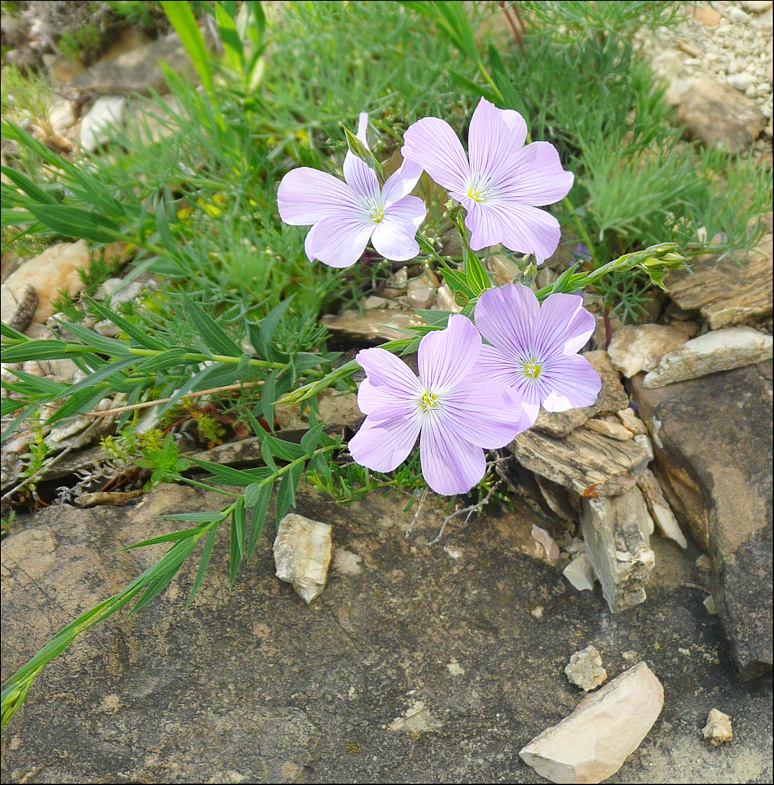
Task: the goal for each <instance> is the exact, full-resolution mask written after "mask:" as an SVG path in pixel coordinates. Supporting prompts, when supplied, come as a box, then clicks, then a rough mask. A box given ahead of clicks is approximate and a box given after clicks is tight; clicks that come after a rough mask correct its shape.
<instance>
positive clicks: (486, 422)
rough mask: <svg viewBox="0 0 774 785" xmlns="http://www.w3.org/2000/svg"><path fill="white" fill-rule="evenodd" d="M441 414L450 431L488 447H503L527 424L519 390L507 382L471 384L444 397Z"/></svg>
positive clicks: (477, 444)
mask: <svg viewBox="0 0 774 785" xmlns="http://www.w3.org/2000/svg"><path fill="white" fill-rule="evenodd" d="M441 417H442V419H443V420H444V422H445V423H446V424H447V425H448V429H449V431H450V432H452V433H454V434H456V435H459V436H461V437H462V438H463V439H465V440H466V441H468V442H470V443H471V444H475V445H476V446H478V447H485V448H487V449H494V448H496V447H504V446H505V445H506V444H508V443H509V442H510V441H512V440H513V438H514V436H516V434H517V433H520V432H521V431H523V430H524V429H525V428H527V427H528V422H527V418H526V417H525V416H524V409H523V407H522V405H521V398H520V397H519V394H518V393H517V392H516V390H514V389H512V388H510V387H506V386H505V385H504V384H493V383H492V381H489V382H488V383H485V384H471V385H469V386H468V385H466V386H465V387H459V388H457V389H456V390H453V391H452V392H451V393H450V394H449V395H448V396H446V397H445V398H444V400H443V405H442V412H441Z"/></svg>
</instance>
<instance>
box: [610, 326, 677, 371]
mask: <svg viewBox="0 0 774 785" xmlns="http://www.w3.org/2000/svg"><path fill="white" fill-rule="evenodd" d="M687 340H688V337H687V336H686V335H685V333H684V332H682V331H681V330H677V329H676V328H674V327H670V326H668V325H664V324H640V325H628V326H626V327H623V328H621V329H620V330H619V331H618V332H617V333H616V334H615V335H614V336H613V340H612V341H611V342H610V346H608V348H607V353H608V355H609V356H610V359H611V360H612V361H613V365H614V366H615V367H616V368H617V369H618V370H619V371H620V372H621V373H622V374H623V375H624V376H625V377H626V378H627V379H631V377H632V376H635V375H636V374H638V373H639V372H640V371H652V370H653V369H654V368H655V367H656V366H657V365H658V363H659V360H661V358H662V357H663V356H664V355H665V354H668V353H669V352H671V351H673V350H675V349H676V348H677V347H678V346H680V345H681V344H684V343H685V342H686V341H687Z"/></svg>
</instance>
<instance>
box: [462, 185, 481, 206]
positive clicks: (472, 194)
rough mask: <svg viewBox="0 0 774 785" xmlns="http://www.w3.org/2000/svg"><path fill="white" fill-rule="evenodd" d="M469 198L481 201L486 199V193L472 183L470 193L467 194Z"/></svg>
mask: <svg viewBox="0 0 774 785" xmlns="http://www.w3.org/2000/svg"><path fill="white" fill-rule="evenodd" d="M466 195H467V197H468V199H472V200H473V201H474V202H478V203H479V204H481V202H483V201H484V194H483V192H482V191H478V190H476V189H475V188H474V187H473V186H472V185H471V186H470V188H468V193H467V194H466Z"/></svg>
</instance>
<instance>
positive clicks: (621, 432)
mask: <svg viewBox="0 0 774 785" xmlns="http://www.w3.org/2000/svg"><path fill="white" fill-rule="evenodd" d="M584 425H585V427H586V428H588V429H589V430H591V431H596V432H597V433H601V434H604V435H605V436H609V437H610V438H611V439H615V440H616V441H619V442H627V441H629V439H631V438H632V437H633V436H634V434H633V433H632V431H630V430H629V429H628V428H626V427H625V426H623V425H622V424H621V423H620V422H613V420H612V418H607V419H605V420H602V419H596V418H594V417H592V418H591V419H589V420H586V422H585V423H584Z"/></svg>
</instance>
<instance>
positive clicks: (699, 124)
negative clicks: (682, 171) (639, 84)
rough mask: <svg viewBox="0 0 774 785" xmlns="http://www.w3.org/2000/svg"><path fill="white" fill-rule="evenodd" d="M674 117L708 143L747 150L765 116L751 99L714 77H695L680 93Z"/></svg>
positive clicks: (731, 149)
mask: <svg viewBox="0 0 774 785" xmlns="http://www.w3.org/2000/svg"><path fill="white" fill-rule="evenodd" d="M677 119H678V121H679V122H680V123H681V124H682V125H684V126H685V127H686V129H687V131H688V133H689V134H690V135H691V136H692V137H693V138H694V139H698V140H699V141H700V142H702V143H703V144H705V145H706V146H708V147H711V146H712V147H725V148H727V149H728V150H729V151H731V152H739V151H741V150H746V149H747V148H748V147H749V146H750V145H751V144H752V143H753V141H755V139H757V138H758V136H759V135H760V133H761V131H762V130H763V128H764V126H765V125H766V118H765V117H764V116H763V114H762V113H761V110H760V109H759V108H758V105H757V104H756V103H755V101H753V100H752V99H750V98H748V97H747V96H745V95H742V94H741V93H739V92H738V91H737V90H734V88H733V87H730V86H728V85H723V84H720V83H719V82H716V81H715V80H714V79H706V78H703V77H702V78H698V79H694V80H693V81H692V82H691V83H690V86H689V87H688V89H686V90H684V91H683V93H682V95H681V96H680V103H679V105H678V107H677Z"/></svg>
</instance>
